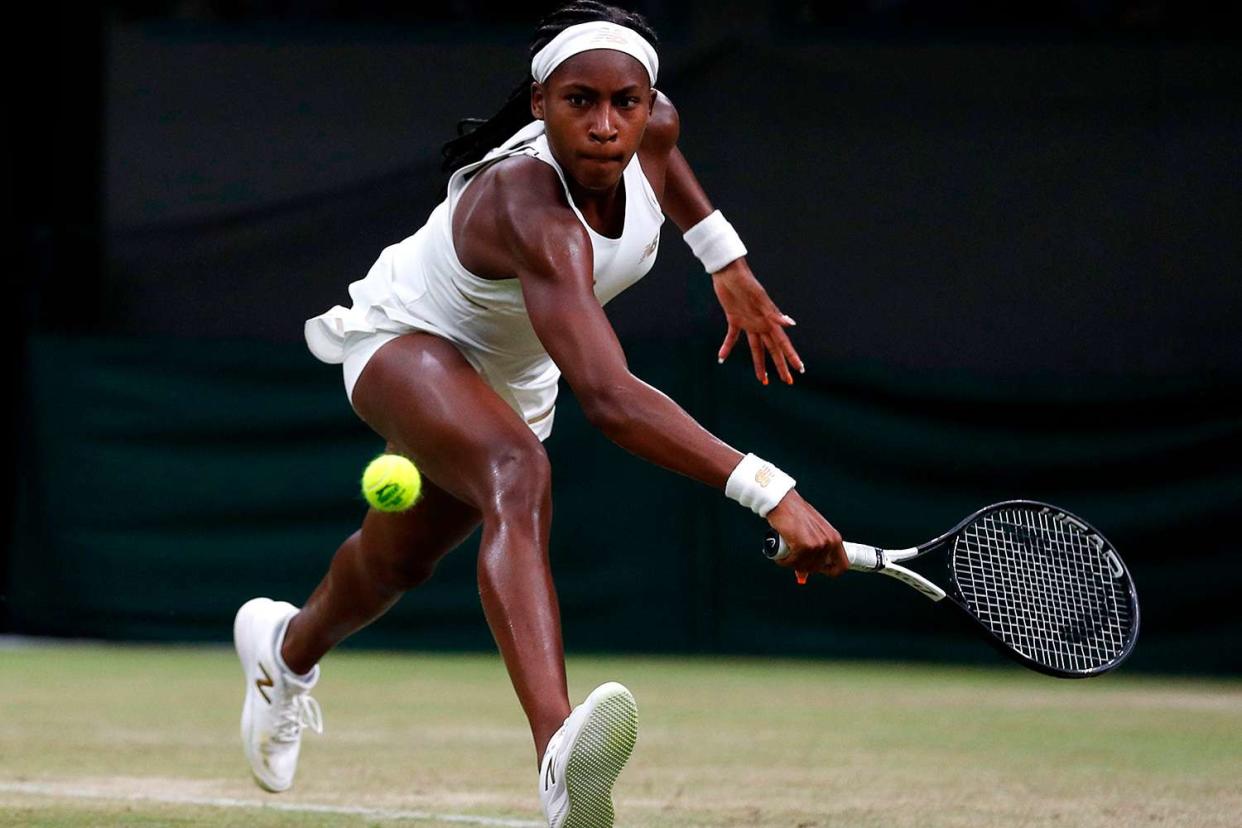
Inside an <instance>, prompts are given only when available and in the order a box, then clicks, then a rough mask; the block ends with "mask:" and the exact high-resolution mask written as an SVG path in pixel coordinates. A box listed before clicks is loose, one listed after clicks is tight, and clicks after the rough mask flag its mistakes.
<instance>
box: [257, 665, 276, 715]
mask: <svg viewBox="0 0 1242 828" xmlns="http://www.w3.org/2000/svg"><path fill="white" fill-rule="evenodd" d="M259 669H260V670H262V671H263V678H256V679H255V680H254V686H255V687H257V688H258V690H259V695H260V696H262V697H263V701H265V702H267V703H268V704H271V703H272V700H271V698H270V697H269V696H268V695H267V693H265V692H263V688H264V687H271V686H272V674H271V673H269V672H268V671H267V668H266V667H264V666H263V662H261V661H260V662H259Z"/></svg>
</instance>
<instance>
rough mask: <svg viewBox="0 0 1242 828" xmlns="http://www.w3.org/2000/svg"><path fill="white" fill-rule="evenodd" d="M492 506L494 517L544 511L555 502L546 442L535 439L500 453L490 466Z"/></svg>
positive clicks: (507, 516)
mask: <svg viewBox="0 0 1242 828" xmlns="http://www.w3.org/2000/svg"><path fill="white" fill-rule="evenodd" d="M488 479H489V486H488V488H489V491H488V508H487V509H486V510H485V514H486V513H490V515H491V516H492V517H493V518H498V519H501V520H506V519H511V518H513V517H515V516H527V515H535V514H539V513H542V512H544V511H546V510H547V508H548V507H549V506H550V505H551V502H552V467H551V465H550V464H549V463H548V454H547V452H546V451H544V448H543V444H542V443H540V442H538V441H536V440H533V439H532V441H531V442H530V443H522V444H518V445H514V446H509V447H506V448H505V449H504V450H503V451H500V452H498V453H497V454H496V455H495V456H494V458H493V460H492V463H491V466H490V468H489V469H488Z"/></svg>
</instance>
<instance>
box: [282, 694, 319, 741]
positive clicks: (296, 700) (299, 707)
mask: <svg viewBox="0 0 1242 828" xmlns="http://www.w3.org/2000/svg"><path fill="white" fill-rule="evenodd" d="M304 727H309V728H310V729H311V730H313V731H315V732H316V733H323V711H322V710H320V709H319V702H317V701H315V700H314V699H313V698H312V697H311V695H310V693H307V692H301V693H291V694H290V695H289V698H288V700H287V701H286V702H285V703H284V704H282V705H280V707H279V709H278V710H277V711H276V727H275V728H273V730H274V732H273V734H272V740H273V741H276V742H295V741H297V739H298V737H299V736H301V735H302V728H304Z"/></svg>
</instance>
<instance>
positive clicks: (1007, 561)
mask: <svg viewBox="0 0 1242 828" xmlns="http://www.w3.org/2000/svg"><path fill="white" fill-rule="evenodd" d="M933 545H934V546H943V548H944V553H945V560H946V564H947V566H948V570H949V580H950V582H951V585H950V589H949V590H948V594H949V598H951V599H952V601H953V602H954V604H956V605H957V607H958V608H959V609H961V610H963V611H964V612H965V613H966V615H968V616H969V617H970V618H971V619H972V620H973V621H974V622H976V623H978V624H979V625H980V626H981V627H983V629H984V630H985V631H986V632H987V633H988V637H989V640H990V641H991V643H992V644H993V645H994V646H996V647H997V648H998V649H1000V650H1001V651H1002V652H1003V653H1005V655H1008V656H1009V657H1011V658H1013V659H1015V660H1017V661H1018V662H1020V663H1021V664H1023V665H1025V666H1027V667H1029V668H1031V669H1033V670H1038V671H1039V672H1041V673H1046V674H1048V675H1052V676H1058V677H1061V678H1087V677H1089V676H1096V675H1099V674H1101V673H1104V672H1107V671H1109V670H1112V669H1113V668H1115V667H1117V666H1118V665H1119V664H1121V663H1122V662H1123V661H1125V659H1126V658H1127V657H1128V656H1129V655H1130V653H1131V651H1133V649H1134V644H1135V642H1136V641H1137V640H1138V631H1139V604H1138V593H1137V591H1136V590H1135V587H1134V581H1133V579H1132V578H1131V577H1130V571H1129V570H1128V569H1127V568H1126V565H1125V563H1124V562H1123V561H1122V559H1121V556H1120V555H1119V554H1117V550H1116V549H1115V548H1114V547H1113V545H1112V544H1111V543H1109V541H1108V539H1107V538H1105V537H1104V535H1103V534H1102V533H1101V532H1100V531H1099V530H1097V529H1096V528H1095V527H1093V526H1091V524H1089V523H1087V521H1085V520H1083V519H1082V518H1080V517H1078V516H1077V515H1075V514H1072V513H1071V512H1068V511H1066V510H1064V509H1061V508H1060V507H1057V506H1053V505H1051V504H1048V503H1041V502H1039V501H1035V500H1007V501H1003V502H1001V503H994V504H992V505H990V506H986V507H984V508H983V509H980V510H979V511H978V512H975V513H974V514H973V515H971V516H970V517H968V518H966V519H965V520H964V521H962V522H961V523H960V524H958V526H957V527H955V528H954V529H952V530H950V531H949V532H947V533H946V534H945V535H943V536H941V537H940V538H937V539H936V540H935V541H932V542H930V543H929V544H926V546H928V547H931V546H933Z"/></svg>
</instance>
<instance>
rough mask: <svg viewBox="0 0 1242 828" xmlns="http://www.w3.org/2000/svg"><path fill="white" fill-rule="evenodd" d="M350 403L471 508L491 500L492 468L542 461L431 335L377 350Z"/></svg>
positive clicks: (454, 353) (457, 357) (493, 398)
mask: <svg viewBox="0 0 1242 828" xmlns="http://www.w3.org/2000/svg"><path fill="white" fill-rule="evenodd" d="M352 402H353V406H354V410H355V411H357V412H358V415H359V416H360V417H361V418H362V419H363V421H364V422H366V423H367V424H368V425H369V426H371V428H373V429H374V430H375V431H376V432H378V433H379V434H380V435H381V436H383V437H384V438H385V439H386V440H388V441H389V443H390V444H391V445H392V446H394V447H395V448H396V449H398V450H399V451H400V452H401V453H402V454H405V455H406V456H408V457H409V458H410V459H411V460H413V461H414V463H415V464H416V465H417V466H418V467H419V469H420V470H421V471H422V472H423V473H424V475H425V476H426V477H427V478H429V479H430V480H432V481H433V482H434V483H435V484H437V485H438V486H439V487H440V488H441V489H443V490H444V491H445V492H446V493H447V494H449V495H451V496H452V497H454V498H456V499H457V500H460V501H462V502H463V503H465V504H467V505H469V506H471V507H473V508H475V509H484V508H485V507H486V506H487V505H488V503H489V500H490V498H492V497H493V496H494V494H495V482H496V481H495V475H494V472H495V469H496V468H497V465H498V464H503V463H507V462H510V461H513V460H517V461H519V462H529V461H531V460H535V461H537V462H541V463H544V464H546V462H547V456H546V454H545V453H544V449H543V444H542V443H540V442H539V439H538V438H537V437H536V436H535V434H534V433H533V432H532V431H531V430H530V428H529V427H528V426H527V424H526V422H525V421H524V420H523V419H522V418H521V417H520V416H519V415H518V414H517V412H515V411H514V410H513V409H512V408H510V407H509V405H508V404H507V403H505V401H504V400H502V399H501V398H500V396H499V395H498V394H497V393H496V392H495V391H494V390H492V388H491V387H490V386H489V385H488V384H487V383H486V382H485V381H484V380H483V378H482V377H481V376H479V374H478V372H477V371H475V369H474V368H473V367H472V366H471V365H470V363H469V362H467V361H466V358H465V357H464V356H462V354H461V352H460V351H458V350H457V347H456V346H454V345H453V344H452V343H451V342H448V341H446V340H444V339H442V338H440V337H438V336H435V335H434V334H428V333H410V334H405V335H403V336H401V337H398V338H397V339H394V340H393V341H391V342H389V343H387V344H385V345H384V346H383V347H382V348H380V349H379V350H378V351H376V353H375V354H374V355H373V356H372V357H371V359H370V360H369V361H368V362H367V365H366V367H365V368H364V369H363V370H362V373H361V375H360V376H359V377H358V381H357V384H356V385H355V386H354V393H353V399H352Z"/></svg>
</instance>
